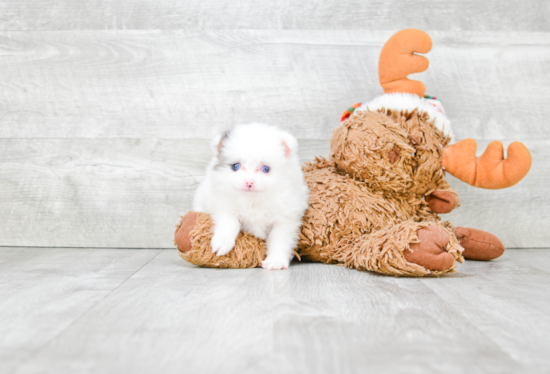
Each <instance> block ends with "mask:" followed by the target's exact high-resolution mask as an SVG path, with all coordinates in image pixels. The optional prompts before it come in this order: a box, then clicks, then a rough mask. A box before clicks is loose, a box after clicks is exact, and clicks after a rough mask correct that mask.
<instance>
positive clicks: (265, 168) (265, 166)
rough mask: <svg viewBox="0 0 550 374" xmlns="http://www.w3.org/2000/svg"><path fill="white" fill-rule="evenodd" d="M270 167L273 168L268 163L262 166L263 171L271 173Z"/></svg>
mask: <svg viewBox="0 0 550 374" xmlns="http://www.w3.org/2000/svg"><path fill="white" fill-rule="evenodd" d="M270 169H271V168H270V167H269V166H267V165H264V166H262V171H263V172H264V173H266V174H267V173H269V170H270Z"/></svg>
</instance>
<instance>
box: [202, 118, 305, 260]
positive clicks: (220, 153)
mask: <svg viewBox="0 0 550 374" xmlns="http://www.w3.org/2000/svg"><path fill="white" fill-rule="evenodd" d="M212 148H213V151H214V153H215V156H214V158H212V160H211V161H210V163H209V165H208V167H207V169H206V178H205V179H204V180H203V181H202V183H201V184H200V185H199V188H198V189H197V192H196V194H195V199H194V203H193V209H194V210H196V211H201V212H205V213H208V214H210V215H211V217H212V219H213V221H214V236H213V238H212V252H214V253H217V255H218V256H223V255H225V254H226V253H228V252H229V251H231V249H233V247H234V246H235V239H236V237H237V235H238V233H239V232H240V231H243V232H248V233H250V234H252V235H254V236H256V237H258V238H261V239H265V240H266V244H267V257H266V259H265V260H264V261H263V262H262V267H264V268H265V269H287V268H288V265H289V263H290V260H291V259H292V255H293V249H294V248H295V247H296V243H297V240H298V232H299V230H300V225H301V222H302V216H303V214H304V212H305V210H306V209H307V207H308V198H309V192H308V188H307V185H306V183H305V181H304V175H303V173H302V168H301V165H300V161H299V159H298V156H297V151H298V142H297V141H296V139H295V138H294V137H293V136H292V135H290V134H289V133H287V132H285V131H282V130H280V129H278V128H277V127H274V126H269V125H264V124H248V125H239V126H236V127H235V128H233V129H232V130H230V131H227V132H225V133H224V134H222V135H220V136H218V137H217V138H216V139H214V141H213V142H212ZM235 164H239V166H240V167H239V168H238V170H237V171H234V170H233V168H232V166H233V165H235ZM263 166H268V167H269V172H267V173H266V172H265V170H267V169H265V168H264V170H262V167H263Z"/></svg>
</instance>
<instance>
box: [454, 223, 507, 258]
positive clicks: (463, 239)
mask: <svg viewBox="0 0 550 374" xmlns="http://www.w3.org/2000/svg"><path fill="white" fill-rule="evenodd" d="M454 234H455V235H456V237H457V238H458V241H459V242H460V245H461V246H463V247H464V252H462V255H463V256H464V258H466V259H468V260H493V259H495V258H497V257H500V256H502V254H503V253H504V244H502V242H501V241H500V240H499V238H497V237H496V236H494V235H493V234H490V233H488V232H485V231H481V230H477V229H470V228H466V227H458V228H457V229H455V231H454Z"/></svg>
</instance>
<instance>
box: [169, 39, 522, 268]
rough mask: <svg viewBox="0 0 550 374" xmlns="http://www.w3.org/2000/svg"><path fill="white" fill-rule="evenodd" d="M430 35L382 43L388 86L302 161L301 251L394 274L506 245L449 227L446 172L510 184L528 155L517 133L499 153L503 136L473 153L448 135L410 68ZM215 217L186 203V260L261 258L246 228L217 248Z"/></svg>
mask: <svg viewBox="0 0 550 374" xmlns="http://www.w3.org/2000/svg"><path fill="white" fill-rule="evenodd" d="M430 49H431V39H430V37H429V36H428V35H427V34H426V33H424V32H422V31H420V30H414V29H407V30H402V31H400V32H398V33H397V34H395V35H394V36H392V37H391V38H390V40H389V41H388V42H387V43H386V45H385V46H384V48H383V49H382V52H381V56H380V61H379V77H380V83H381V85H382V87H383V88H384V91H385V92H386V94H385V95H383V96H381V97H379V98H376V99H375V100H373V101H371V102H370V103H367V104H364V105H355V106H354V108H350V110H349V111H347V112H344V117H343V122H342V123H341V125H340V127H338V128H337V129H335V130H334V133H333V136H332V140H331V152H330V157H329V159H328V160H327V159H324V158H316V159H315V160H314V161H312V162H309V163H306V164H305V165H304V167H303V169H304V173H305V179H306V182H307V184H308V186H309V190H310V200H309V208H308V210H307V211H306V213H305V215H304V218H303V225H302V229H301V232H300V238H299V242H298V248H297V249H296V254H297V256H298V257H300V258H301V259H305V260H309V261H316V262H323V263H326V264H342V265H345V266H347V267H350V268H355V269H360V270H370V271H375V272H378V273H382V274H389V275H406V276H437V275H441V274H444V273H449V272H453V271H455V269H456V262H457V261H458V262H462V261H463V258H467V259H475V260H491V259H494V258H496V257H499V256H501V255H502V254H503V252H504V246H503V245H502V243H501V242H500V240H499V239H498V238H497V237H495V236H494V235H492V234H489V233H487V232H483V231H480V230H476V229H471V228H462V227H453V226H452V225H451V223H449V222H444V221H441V220H440V218H439V216H438V213H448V212H450V211H451V210H453V209H454V208H455V207H457V206H458V204H459V201H458V196H457V193H456V192H455V191H453V190H452V189H451V187H450V186H449V184H448V183H447V182H446V181H445V172H448V173H450V174H452V175H454V176H455V177H457V178H459V179H461V180H462V181H464V182H466V183H468V184H470V185H472V186H475V187H481V188H490V189H497V188H506V187H510V186H512V185H514V184H516V183H517V182H519V181H520V180H521V179H522V178H523V177H524V176H525V175H526V174H527V172H528V171H529V168H530V166H531V156H530V154H529V151H528V150H527V148H526V147H525V146H524V145H523V144H521V143H518V142H514V143H512V144H511V145H510V146H509V148H508V157H507V159H504V157H503V146H502V143H500V142H493V143H491V144H489V146H488V147H487V150H486V151H485V152H484V153H483V155H481V156H480V157H479V158H476V156H475V152H476V142H475V141H474V140H472V139H465V140H462V141H460V142H458V143H456V144H453V145H449V142H450V123H449V121H448V119H447V117H446V116H445V114H444V112H443V108H442V107H441V105H440V103H439V102H438V101H437V100H434V99H433V98H429V97H428V98H424V90H425V87H424V85H423V84H422V83H421V82H417V81H411V80H409V79H407V75H408V74H411V73H415V72H421V71H424V70H426V69H427V67H428V60H427V59H426V58H425V57H422V56H418V55H416V54H415V52H420V53H427V52H429V51H430ZM212 225H213V223H212V220H211V219H210V217H209V216H208V215H207V214H205V213H200V212H189V213H188V214H187V215H185V216H184V217H182V220H181V222H180V223H179V224H178V227H177V229H176V234H175V243H176V245H177V247H178V250H179V252H180V255H181V256H182V257H183V258H184V259H185V260H187V261H189V262H190V263H193V264H196V265H200V266H207V267H220V268H249V267H257V266H260V265H261V261H262V260H263V259H264V258H265V255H266V253H265V252H266V249H265V243H264V242H263V241H262V240H260V239H257V238H255V237H254V236H252V235H250V234H247V233H241V234H239V236H238V237H237V241H236V245H235V248H234V249H233V250H232V251H231V252H229V253H228V254H227V255H225V256H220V257H218V256H216V255H215V254H213V253H212V251H211V248H210V240H211V239H212V230H211V229H212Z"/></svg>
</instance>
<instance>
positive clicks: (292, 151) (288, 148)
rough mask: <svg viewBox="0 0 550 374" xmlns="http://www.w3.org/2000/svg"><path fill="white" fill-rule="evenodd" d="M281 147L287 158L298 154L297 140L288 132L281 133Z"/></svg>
mask: <svg viewBox="0 0 550 374" xmlns="http://www.w3.org/2000/svg"><path fill="white" fill-rule="evenodd" d="M281 145H282V146H283V149H284V151H285V156H286V157H287V158H289V157H292V156H294V155H296V154H297V153H298V140H296V138H295V137H294V136H292V135H291V134H289V133H288V132H285V131H282V132H281Z"/></svg>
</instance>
